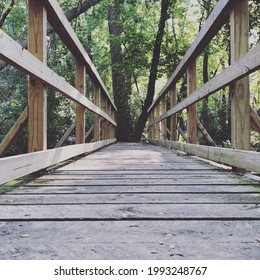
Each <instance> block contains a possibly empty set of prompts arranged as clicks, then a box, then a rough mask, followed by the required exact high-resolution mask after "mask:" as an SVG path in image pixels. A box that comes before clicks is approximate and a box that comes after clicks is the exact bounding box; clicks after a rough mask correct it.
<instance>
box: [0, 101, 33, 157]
mask: <svg viewBox="0 0 260 280" xmlns="http://www.w3.org/2000/svg"><path fill="white" fill-rule="evenodd" d="M27 121H28V106H26V108H25V109H24V111H23V112H22V114H21V115H20V116H19V118H18V119H17V121H16V122H15V124H14V125H13V126H12V128H11V129H10V131H9V132H8V133H7V135H6V136H5V138H4V139H3V141H2V142H1V144H0V157H3V156H4V155H5V154H6V153H7V152H8V150H9V148H10V147H11V145H12V144H13V142H14V141H15V140H16V138H17V136H18V135H19V133H20V132H21V130H22V129H23V128H24V127H25V126H26V124H27Z"/></svg>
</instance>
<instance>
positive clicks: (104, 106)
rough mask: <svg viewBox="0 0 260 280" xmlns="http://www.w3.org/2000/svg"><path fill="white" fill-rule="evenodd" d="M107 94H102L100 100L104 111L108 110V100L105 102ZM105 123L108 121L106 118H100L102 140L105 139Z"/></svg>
mask: <svg viewBox="0 0 260 280" xmlns="http://www.w3.org/2000/svg"><path fill="white" fill-rule="evenodd" d="M105 99H106V98H105V96H104V95H103V94H101V95H100V101H101V108H102V110H103V111H104V112H106V102H105ZM105 123H106V121H105V120H104V119H101V120H100V129H101V140H104V139H105Z"/></svg>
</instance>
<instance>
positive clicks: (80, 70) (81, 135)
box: [76, 61, 86, 144]
mask: <svg viewBox="0 0 260 280" xmlns="http://www.w3.org/2000/svg"><path fill="white" fill-rule="evenodd" d="M85 76H86V67H85V65H84V64H83V63H81V62H80V61H77V62H76V89H77V90H78V91H79V92H80V93H81V94H82V95H84V96H85V91H86V83H85ZM83 143H85V107H84V106H82V105H80V104H76V144H83Z"/></svg>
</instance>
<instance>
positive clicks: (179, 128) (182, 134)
mask: <svg viewBox="0 0 260 280" xmlns="http://www.w3.org/2000/svg"><path fill="white" fill-rule="evenodd" d="M177 130H178V131H179V133H180V135H181V136H182V138H183V139H184V140H185V141H186V142H188V138H187V136H186V134H185V133H184V131H183V130H182V129H181V127H180V126H179V125H178V124H177Z"/></svg>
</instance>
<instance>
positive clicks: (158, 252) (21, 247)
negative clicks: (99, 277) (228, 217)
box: [0, 221, 260, 260]
mask: <svg viewBox="0 0 260 280" xmlns="http://www.w3.org/2000/svg"><path fill="white" fill-rule="evenodd" d="M241 229H248V230H241ZM259 229H260V227H259V221H200V222H199V223H198V221H161V222H159V221H109V222H105V221H102V222H100V221H96V222H94V221H91V222H85V221H80V222H63V223H61V222H37V223H32V222H9V223H0V235H1V241H2V242H3V244H5V246H1V247H0V258H1V259H30V260H31V259H39V258H40V259H100V260H104V259H108V260H111V259H198V260H199V259H227V260H228V259H244V260H245V259H259V256H260V255H259V241H258V240H259V234H260V232H259ZM43 232H44V235H43V234H42V233H43ZM10 236H11V237H12V238H10ZM61 236H62V238H61ZM46 240H48V242H47V243H48V244H46Z"/></svg>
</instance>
